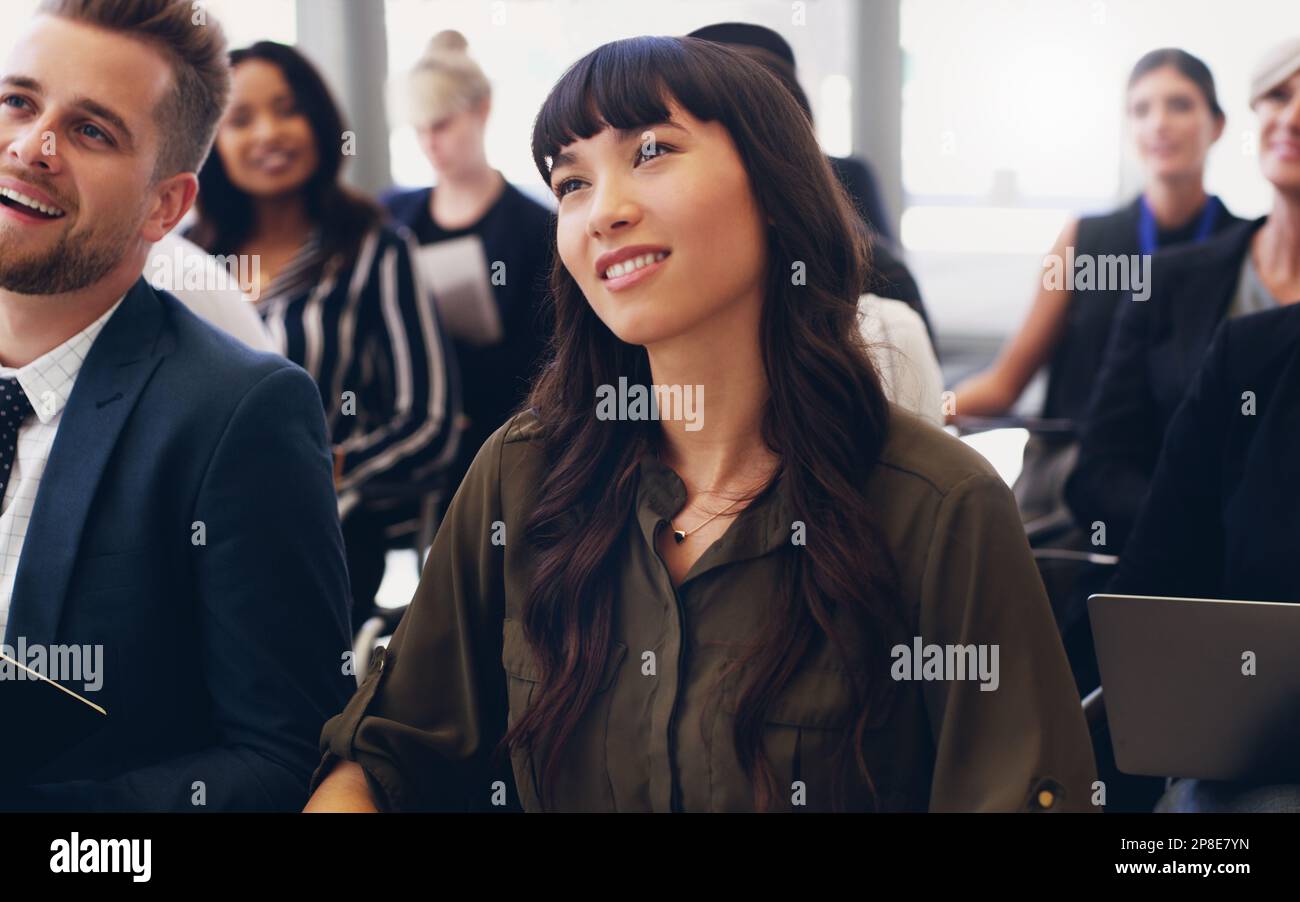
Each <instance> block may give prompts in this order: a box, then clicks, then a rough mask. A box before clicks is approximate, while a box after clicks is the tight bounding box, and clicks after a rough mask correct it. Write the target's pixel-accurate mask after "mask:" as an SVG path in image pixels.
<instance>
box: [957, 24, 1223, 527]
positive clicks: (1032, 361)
mask: <svg viewBox="0 0 1300 902" xmlns="http://www.w3.org/2000/svg"><path fill="white" fill-rule="evenodd" d="M1127 107H1128V125H1129V131H1130V134H1131V136H1132V140H1133V144H1134V148H1135V149H1136V151H1137V155H1138V158H1139V159H1140V160H1141V162H1142V165H1143V167H1144V168H1145V170H1146V186H1145V187H1144V188H1143V191H1142V193H1141V194H1140V195H1139V196H1138V197H1137V198H1135V199H1134V200H1133V201H1132V202H1131V203H1129V204H1128V205H1126V206H1124V207H1121V208H1120V209H1119V210H1116V211H1114V212H1112V213H1109V214H1106V215H1104V216H1088V217H1084V218H1082V219H1079V220H1077V221H1074V222H1070V223H1068V224H1067V225H1066V227H1065V228H1064V229H1063V230H1062V231H1061V234H1060V236H1059V237H1058V238H1057V239H1056V244H1055V245H1054V246H1053V247H1052V250H1051V252H1050V254H1051V258H1052V259H1056V260H1065V259H1067V258H1066V254H1067V249H1068V248H1073V249H1074V255H1075V256H1074V258H1073V259H1077V260H1081V259H1084V258H1085V257H1092V258H1093V259H1096V258H1099V257H1102V256H1107V255H1122V256H1124V257H1127V258H1131V257H1132V256H1133V255H1135V254H1153V253H1155V251H1156V250H1158V249H1160V248H1165V247H1169V246H1171V245H1176V244H1180V243H1185V242H1200V241H1204V240H1205V239H1207V238H1209V237H1210V236H1211V235H1214V234H1216V233H1218V232H1220V231H1222V230H1223V229H1225V228H1228V227H1229V226H1232V225H1234V224H1236V223H1240V222H1241V220H1239V219H1238V218H1237V217H1235V216H1233V215H1232V214H1231V213H1229V212H1228V211H1227V209H1226V208H1225V207H1224V206H1223V204H1222V203H1221V202H1220V201H1219V199H1218V198H1217V197H1214V196H1211V195H1208V194H1206V192H1205V185H1204V177H1205V161H1206V157H1207V156H1208V155H1209V152H1210V148H1211V147H1213V146H1214V143H1215V142H1216V141H1218V139H1219V136H1220V135H1221V134H1223V126H1224V121H1225V120H1224V115H1223V110H1222V109H1221V108H1220V106H1219V101H1218V96H1217V94H1216V93H1215V87H1214V77H1213V75H1211V74H1210V70H1209V68H1208V67H1206V65H1205V63H1203V62H1201V60H1199V59H1198V58H1196V57H1195V56H1192V55H1191V54H1190V53H1187V52H1186V51H1183V50H1178V49H1175V48H1165V49H1160V50H1153V51H1151V52H1150V53H1148V54H1146V55H1145V56H1143V57H1142V58H1141V59H1140V60H1138V62H1137V64H1136V65H1135V66H1134V67H1133V71H1132V72H1131V73H1130V75H1129V80H1128V96H1127ZM1124 287H1126V286H1107V287H1106V288H1104V289H1103V288H1096V289H1092V290H1079V291H1074V290H1072V289H1071V288H1070V287H1068V286H1066V287H1062V286H1060V285H1057V284H1054V283H1052V282H1050V281H1048V280H1044V281H1043V282H1042V283H1041V284H1040V286H1039V289H1038V293H1037V294H1036V296H1035V297H1034V302H1033V305H1032V306H1031V307H1030V310H1029V315H1028V316H1027V317H1026V318H1025V321H1024V323H1023V324H1022V325H1021V327H1020V331H1019V332H1017V333H1016V334H1015V336H1013V337H1012V338H1011V339H1010V341H1008V342H1007V344H1006V346H1005V347H1004V348H1003V349H1002V352H1001V353H1000V354H999V355H998V358H997V360H996V361H995V362H994V364H993V366H992V367H990V368H989V369H988V370H986V371H984V372H982V373H979V374H978V375H975V376H972V377H971V378H969V379H967V380H966V381H964V382H962V383H961V384H960V385H958V386H957V389H956V395H957V397H956V405H955V411H956V413H955V416H958V417H961V416H997V415H1001V414H1004V413H1006V412H1007V411H1009V410H1010V409H1011V408H1012V406H1013V405H1014V404H1015V403H1016V401H1017V399H1019V397H1020V395H1021V393H1022V392H1023V391H1024V389H1025V386H1026V385H1028V384H1029V381H1030V380H1031V379H1032V378H1033V377H1034V375H1035V374H1036V373H1037V372H1038V371H1039V369H1041V368H1042V367H1043V366H1047V367H1048V376H1047V396H1046V398H1045V400H1044V403H1043V409H1042V416H1044V417H1046V418H1048V419H1063V420H1070V421H1072V422H1074V423H1076V424H1077V423H1079V422H1080V421H1082V420H1083V419H1084V416H1085V414H1086V412H1087V407H1088V399H1089V397H1090V395H1091V392H1092V389H1093V386H1094V385H1095V384H1096V379H1097V373H1098V371H1099V370H1100V368H1101V362H1102V357H1103V355H1104V352H1105V349H1106V339H1107V337H1108V336H1109V335H1110V331H1111V326H1112V324H1113V322H1114V320H1115V315H1116V312H1117V310H1118V309H1119V307H1120V301H1121V300H1122V298H1123V297H1124V296H1125V292H1124V290H1123V289H1124ZM950 419H951V417H950ZM1076 451H1077V444H1076V442H1075V440H1074V436H1073V435H1062V436H1054V435H1050V434H1046V435H1042V436H1035V437H1034V438H1033V439H1031V441H1030V444H1029V445H1028V446H1027V447H1026V449H1025V460H1024V471H1023V473H1022V475H1021V479H1020V482H1019V483H1018V484H1017V486H1016V495H1017V497H1018V498H1019V499H1020V504H1021V509H1022V511H1023V513H1024V515H1025V517H1026V519H1027V520H1035V519H1038V518H1040V517H1052V516H1053V515H1054V514H1060V515H1062V518H1063V519H1068V517H1065V516H1064V508H1063V505H1062V487H1063V485H1064V482H1065V478H1066V477H1067V476H1068V475H1069V472H1070V468H1071V467H1072V466H1073V463H1074V459H1075V454H1076Z"/></svg>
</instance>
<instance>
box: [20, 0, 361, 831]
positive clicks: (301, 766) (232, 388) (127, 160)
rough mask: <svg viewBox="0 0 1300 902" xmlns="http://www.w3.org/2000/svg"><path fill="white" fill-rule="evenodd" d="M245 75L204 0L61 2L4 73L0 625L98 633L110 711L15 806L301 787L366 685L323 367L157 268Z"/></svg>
mask: <svg viewBox="0 0 1300 902" xmlns="http://www.w3.org/2000/svg"><path fill="white" fill-rule="evenodd" d="M228 85H229V72H228V68H227V65H226V54H225V41H224V39H223V38H222V36H221V32H220V30H219V28H218V27H217V26H216V25H215V23H213V22H211V21H210V20H208V19H206V16H202V17H198V16H195V14H194V9H193V6H192V4H191V3H189V2H188V0H125V2H120V0H114V2H111V3H110V2H105V0H45V2H44V3H43V4H42V7H41V13H40V14H38V15H37V17H36V18H35V19H34V20H33V22H32V24H31V26H30V27H29V28H28V30H27V32H26V33H25V34H24V35H23V36H22V37H21V38H20V39H19V41H18V42H17V45H16V48H15V50H14V52H13V53H12V54H11V56H10V58H9V60H8V61H7V63H6V64H5V66H4V68H3V71H2V72H0V500H2V506H0V618H3V623H4V643H5V645H6V646H8V647H9V648H10V649H20V648H21V649H27V650H28V653H29V654H30V651H31V650H32V649H47V650H58V649H69V648H79V649H84V650H86V651H87V653H88V654H89V653H91V651H92V650H93V653H94V654H100V653H101V652H102V662H101V663H100V666H99V667H98V668H97V669H98V671H99V672H98V673H97V674H95V675H94V680H93V683H94V684H97V685H92V684H85V685H84V686H83V684H78V683H74V684H73V685H72V686H71V687H70V688H72V689H74V690H76V691H78V692H82V691H83V688H84V689H85V690H86V691H85V694H86V695H87V696H88V697H89V698H90V700H91V701H93V702H95V703H96V704H98V705H100V706H101V707H103V708H104V709H105V710H106V711H107V712H108V716H107V718H106V719H105V725H104V727H103V728H102V729H100V731H99V732H97V733H95V734H94V735H92V736H90V737H88V738H86V739H84V740H82V741H80V742H79V743H76V744H73V745H72V746H70V747H62V748H52V749H50V750H49V753H48V755H47V756H46V760H45V762H44V764H43V765H41V766H40V768H39V770H38V771H36V772H35V773H27V774H13V773H0V782H2V783H3V784H4V785H6V786H7V787H8V789H7V790H6V792H5V800H6V802H7V803H8V804H10V805H16V806H19V807H24V808H58V809H78V810H100V809H102V810H124V809H146V810H188V811H203V810H209V811H210V810H231V809H238V810H292V809H296V808H300V807H301V806H302V804H303V802H304V801H305V800H306V789H307V781H308V778H309V776H310V774H311V771H312V768H313V767H314V766H315V764H316V762H317V758H318V755H317V752H316V742H317V738H318V736H319V733H320V728H321V725H322V724H323V722H324V721H325V720H326V719H327V718H329V717H330V716H331V715H333V714H334V713H336V712H337V711H338V710H340V709H341V708H342V707H343V705H344V703H345V702H346V701H347V699H348V697H349V695H350V694H351V691H352V690H353V689H354V688H355V684H354V682H353V680H352V678H351V677H350V676H349V668H348V664H349V661H348V658H349V654H350V653H349V651H348V649H349V633H348V627H347V624H348V588H347V586H348V580H347V572H346V565H345V563H344V556H343V544H342V539H341V536H340V531H339V525H338V517H337V512H336V499H335V495H334V490H333V483H332V466H331V459H330V455H329V452H328V445H327V442H326V435H325V422H324V414H323V411H322V409H321V404H320V395H319V392H318V391H317V389H316V386H315V384H314V383H313V382H312V380H311V378H310V377H309V376H308V375H307V374H306V373H305V372H303V371H302V370H301V369H299V368H297V367H295V366H294V365H292V364H290V363H288V362H287V361H285V360H283V359H282V358H280V357H277V356H274V355H270V354H264V353H260V352H256V351H252V350H250V349H248V348H247V347H245V346H244V345H241V344H239V343H238V342H236V341H234V340H233V339H231V338H229V337H227V336H225V335H224V334H223V333H221V332H219V331H217V330H216V329H214V328H212V327H211V326H208V325H206V324H205V323H203V322H202V321H200V320H199V319H197V318H196V317H195V316H194V315H192V314H191V313H189V312H188V311H187V310H186V309H185V308H184V307H183V306H182V305H181V304H180V303H179V302H178V301H176V299H175V298H173V297H172V296H171V295H169V294H167V293H165V292H156V291H154V290H153V289H152V288H151V287H150V286H149V285H148V284H147V283H146V281H145V280H144V279H142V278H141V272H142V269H143V266H144V262H145V259H146V257H147V254H148V252H149V249H150V247H151V245H152V244H153V242H155V241H157V240H158V239H160V238H162V236H163V235H165V234H167V232H169V231H170V230H171V228H172V227H173V226H175V224H176V223H177V222H178V221H179V220H180V219H181V217H182V216H183V215H184V214H185V212H186V211H187V210H188V209H189V208H190V206H191V204H192V203H193V201H194V197H195V193H196V191H197V179H196V177H195V171H196V170H197V169H198V166H199V164H200V163H201V162H202V160H203V158H204V156H205V155H206V153H207V151H208V149H209V147H210V145H211V141H212V136H213V133H214V131H215V128H216V124H217V121H218V119H219V117H220V115H221V111H222V107H223V106H224V103H225V99H226V96H227V92H228ZM47 660H48V661H51V662H52V661H54V660H57V658H56V656H55V654H54V652H50V654H49V656H48V657H47ZM23 663H26V662H23ZM51 676H53V677H55V678H57V677H58V676H59V674H51ZM64 676H65V678H66V676H67V675H66V674H64ZM4 688H5V687H4V685H3V683H2V682H0V706H2V700H3V694H4ZM90 690H94V691H90ZM0 709H2V707H0ZM11 726H19V725H16V724H12V725H11ZM21 726H22V727H23V729H22V731H21V737H19V736H17V735H11V736H9V737H7V739H6V741H10V742H32V743H40V742H41V741H42V735H41V734H42V731H41V724H40V723H32V724H22V725H21Z"/></svg>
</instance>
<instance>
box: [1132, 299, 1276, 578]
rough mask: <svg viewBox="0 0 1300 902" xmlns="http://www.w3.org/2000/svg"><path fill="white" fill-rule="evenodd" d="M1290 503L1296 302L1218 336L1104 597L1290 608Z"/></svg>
mask: <svg viewBox="0 0 1300 902" xmlns="http://www.w3.org/2000/svg"><path fill="white" fill-rule="evenodd" d="M1297 498H1300V302H1298V303H1294V304H1289V305H1287V306H1285V307H1282V308H1280V309H1278V310H1269V311H1266V312H1263V313H1253V314H1251V315H1249V316H1243V317H1240V318H1238V319H1233V320H1229V321H1228V322H1226V323H1224V325H1223V327H1222V328H1221V329H1220V331H1219V333H1218V335H1217V337H1216V338H1215V340H1214V343H1213V345H1212V346H1211V348H1210V351H1209V353H1208V354H1206V357H1205V366H1204V368H1203V369H1202V370H1201V372H1200V374H1199V376H1198V377H1197V378H1196V379H1195V380H1194V384H1193V386H1192V388H1191V391H1190V392H1189V393H1188V395H1187V398H1186V399H1185V400H1184V401H1183V404H1182V406H1181V407H1179V409H1178V412H1177V413H1176V414H1175V415H1174V419H1173V422H1172V423H1171V424H1170V426H1169V434H1168V436H1167V437H1166V439H1165V446H1164V452H1163V454H1161V457H1160V463H1159V466H1158V467H1157V468H1156V474H1155V480H1154V482H1153V483H1152V485H1151V492H1150V495H1149V496H1148V498H1147V503H1146V506H1145V507H1144V508H1143V510H1142V514H1141V516H1140V517H1139V518H1138V523H1137V527H1136V529H1135V530H1134V533H1133V537H1132V539H1131V540H1130V542H1129V545H1128V549H1127V551H1126V552H1125V554H1124V559H1123V561H1122V562H1121V563H1120V569H1119V572H1118V573H1117V574H1116V575H1115V578H1114V580H1113V581H1112V583H1111V590H1112V591H1115V592H1120V593H1123V594H1131V595H1174V596H1182V597H1191V598H1228V599H1238V600H1254V601H1300V568H1297V567H1296V564H1295V558H1296V552H1297V550H1300V505H1297V504H1296V499H1297Z"/></svg>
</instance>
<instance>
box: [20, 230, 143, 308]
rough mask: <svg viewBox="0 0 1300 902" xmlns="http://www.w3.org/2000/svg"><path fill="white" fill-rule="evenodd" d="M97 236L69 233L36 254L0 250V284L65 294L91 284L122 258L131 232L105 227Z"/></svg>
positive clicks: (32, 291) (30, 291) (24, 291)
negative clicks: (11, 257)
mask: <svg viewBox="0 0 1300 902" xmlns="http://www.w3.org/2000/svg"><path fill="white" fill-rule="evenodd" d="M103 231H104V237H102V238H100V236H99V235H98V234H96V233H97V232H99V230H98V229H96V230H93V231H92V232H91V234H89V235H84V236H83V235H76V234H72V233H68V234H65V235H63V237H62V238H60V239H59V241H58V243H57V244H55V245H54V247H52V248H50V249H49V250H48V251H46V252H45V253H43V254H41V255H40V256H38V257H28V258H25V259H24V258H20V259H17V260H7V259H5V256H6V255H5V253H4V252H3V251H0V288H3V289H5V290H6V291H12V292H14V293H16V294H64V293H67V292H70V291H80V290H81V289H83V288H86V287H87V286H90V285H94V284H95V283H96V282H98V281H99V280H100V279H102V278H104V276H106V275H108V273H109V272H110V271H112V269H113V267H115V266H117V265H118V264H119V263H121V262H122V258H123V257H125V256H126V252H127V249H128V248H129V247H130V246H131V242H132V240H133V239H134V235H133V233H132V231H131V230H129V229H123V230H120V231H119V230H118V229H115V228H114V229H105V230H103Z"/></svg>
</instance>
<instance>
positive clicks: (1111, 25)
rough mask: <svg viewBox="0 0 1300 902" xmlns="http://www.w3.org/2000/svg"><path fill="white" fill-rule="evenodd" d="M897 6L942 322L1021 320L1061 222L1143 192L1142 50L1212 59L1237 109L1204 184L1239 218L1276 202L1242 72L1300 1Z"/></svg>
mask: <svg viewBox="0 0 1300 902" xmlns="http://www.w3.org/2000/svg"><path fill="white" fill-rule="evenodd" d="M900 2H901V7H900V15H901V42H902V45H903V51H904V76H903V97H902V104H903V114H902V116H903V147H902V157H903V190H904V197H905V204H904V206H905V209H904V212H903V219H902V240H903V243H904V246H905V247H906V248H907V250H908V252H909V259H910V260H911V262H912V263H913V265H914V268H915V269H916V272H917V276H918V280H919V281H920V282H921V287H922V289H923V291H924V292H925V294H926V302H927V304H928V305H929V306H930V307H931V309H932V311H933V313H934V315H935V319H936V321H937V322H938V323H939V324H940V327H941V330H942V331H944V332H970V333H990V332H998V333H1005V332H1007V331H1010V330H1012V329H1014V328H1016V326H1017V324H1018V322H1019V319H1020V317H1021V315H1022V314H1023V311H1024V310H1025V309H1026V307H1027V305H1028V303H1029V300H1030V299H1031V297H1032V295H1033V289H1034V285H1035V280H1036V277H1037V274H1038V273H1039V272H1040V271H1041V260H1042V255H1043V254H1045V253H1046V252H1047V250H1048V248H1049V247H1050V246H1051V243H1052V241H1053V240H1054V239H1055V238H1056V235H1057V233H1058V232H1059V231H1060V229H1061V227H1062V226H1063V225H1064V224H1065V222H1066V221H1067V220H1068V219H1069V218H1071V217H1073V216H1077V215H1079V214H1081V213H1090V212H1099V211H1104V210H1108V209H1112V208H1114V207H1116V206H1118V205H1119V204H1120V203H1122V202H1123V201H1125V200H1127V199H1128V198H1129V197H1132V196H1133V195H1135V194H1136V193H1137V192H1138V191H1139V190H1140V188H1141V184H1142V173H1141V170H1140V169H1139V168H1138V165H1137V163H1136V160H1135V158H1134V156H1133V153H1132V151H1131V150H1130V144H1129V138H1128V135H1127V132H1126V128H1125V112H1124V91H1125V86H1126V82H1127V78H1128V73H1129V70H1130V69H1131V68H1132V66H1133V64H1134V63H1135V62H1136V61H1137V60H1138V58H1139V57H1141V56H1142V54H1143V53H1145V52H1147V51H1148V50H1153V49H1155V48H1157V47H1170V46H1173V47H1182V48H1183V49H1185V50H1188V51H1189V52H1191V53H1194V54H1196V55H1197V56H1199V57H1201V58H1202V59H1203V60H1205V62H1206V64H1207V65H1208V66H1209V67H1210V69H1211V71H1212V72H1213V73H1214V77H1215V81H1216V85H1217V88H1218V93H1219V99H1220V103H1221V105H1222V106H1223V108H1224V110H1225V111H1226V113H1227V117H1228V118H1227V126H1226V128H1225V130H1224V134H1223V137H1222V138H1221V139H1220V141H1219V143H1218V145H1216V147H1215V149H1214V150H1213V151H1212V153H1211V156H1210V160H1209V164H1208V168H1207V172H1206V181H1207V187H1208V188H1209V190H1210V191H1212V192H1214V193H1217V194H1219V195H1220V196H1221V197H1222V198H1223V199H1224V201H1225V202H1226V203H1227V205H1228V206H1229V208H1231V209H1232V210H1233V212H1235V213H1237V214H1238V215H1241V216H1254V215H1258V214H1260V213H1262V212H1264V211H1265V210H1266V209H1267V207H1268V203H1269V197H1270V189H1269V186H1268V185H1267V183H1265V182H1264V180H1263V178H1262V177H1261V176H1260V175H1259V169H1258V165H1257V161H1256V158H1255V154H1254V149H1253V148H1254V133H1255V117H1254V115H1253V114H1252V113H1251V112H1250V110H1249V108H1248V106H1247V97H1246V94H1247V84H1248V82H1249V74H1250V71H1251V69H1252V67H1253V66H1254V64H1255V61H1256V60H1257V59H1258V58H1259V57H1260V55H1261V54H1262V53H1263V52H1264V50H1265V49H1267V48H1268V47H1269V46H1271V45H1272V44H1273V43H1275V42H1276V41H1278V40H1280V39H1281V38H1282V37H1283V36H1284V35H1287V34H1291V33H1294V32H1295V31H1296V30H1297V26H1300V19H1298V18H1297V15H1296V12H1295V4H1294V0H1240V2H1238V3H1236V4H1235V5H1234V6H1233V7H1232V11H1231V14H1228V15H1225V13H1224V8H1223V6H1222V5H1221V4H1218V3H1215V2H1212V0H1142V2H1119V0H1054V2H1052V3H1041V2H1035V0H979V2H970V0H900ZM1270 23H1271V24H1270Z"/></svg>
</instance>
